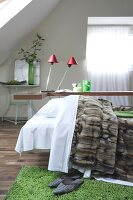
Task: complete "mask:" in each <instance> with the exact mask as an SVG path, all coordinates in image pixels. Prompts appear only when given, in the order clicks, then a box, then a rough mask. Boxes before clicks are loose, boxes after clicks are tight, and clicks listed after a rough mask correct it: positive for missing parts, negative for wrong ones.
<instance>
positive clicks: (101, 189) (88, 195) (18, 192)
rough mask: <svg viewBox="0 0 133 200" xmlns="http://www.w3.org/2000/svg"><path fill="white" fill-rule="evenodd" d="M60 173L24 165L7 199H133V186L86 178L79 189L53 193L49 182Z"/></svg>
mask: <svg viewBox="0 0 133 200" xmlns="http://www.w3.org/2000/svg"><path fill="white" fill-rule="evenodd" d="M58 176H59V173H55V172H49V171H47V170H46V169H44V168H40V167H23V168H22V169H21V170H20V173H19V175H18V176H17V178H16V181H15V182H14V184H13V185H12V187H11V189H10V190H9V192H8V194H7V196H6V198H5V200H52V199H53V200H54V199H55V200H57V199H58V200H133V187H129V186H121V185H116V184H112V183H105V182H101V181H96V180H89V179H85V181H84V183H83V184H82V185H81V186H80V188H78V189H77V190H75V191H73V192H71V193H69V194H64V195H61V196H55V195H53V193H52V191H53V189H51V188H49V187H48V184H49V183H50V182H51V181H53V180H54V179H56V178H57V177H58Z"/></svg>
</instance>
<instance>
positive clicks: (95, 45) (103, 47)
mask: <svg viewBox="0 0 133 200" xmlns="http://www.w3.org/2000/svg"><path fill="white" fill-rule="evenodd" d="M132 49H133V28H132V26H127V25H123V26H122V25H110V24H109V25H91V26H88V35H87V52H86V58H87V67H88V70H89V71H92V72H95V73H104V72H105V73H112V72H115V73H119V74H120V73H125V72H126V71H128V70H129V66H131V65H132V63H133V57H132V51H133V50H132Z"/></svg>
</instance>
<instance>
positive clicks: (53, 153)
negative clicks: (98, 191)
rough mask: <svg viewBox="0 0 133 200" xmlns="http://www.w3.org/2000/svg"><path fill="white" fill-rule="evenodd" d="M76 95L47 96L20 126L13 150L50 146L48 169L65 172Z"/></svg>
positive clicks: (46, 147)
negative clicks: (62, 96) (34, 112)
mask: <svg viewBox="0 0 133 200" xmlns="http://www.w3.org/2000/svg"><path fill="white" fill-rule="evenodd" d="M78 98H79V96H78V95H70V96H67V97H64V98H56V99H52V100H50V101H49V102H48V103H47V104H46V105H44V106H43V107H42V108H41V109H40V110H39V111H38V112H37V113H36V114H35V115H34V116H33V117H32V118H31V119H30V120H28V122H27V123H26V124H25V125H24V126H23V127H22V128H21V130H20V134H19V137H18V140H17V144H16V148H15V150H16V151H17V152H19V153H21V152H23V151H29V150H33V149H51V150H50V158H49V165H48V169H49V170H51V171H61V172H66V173H67V172H68V162H69V156H70V151H71V143H72V137H73V132H74V127H75V120H76V114H77V106H78Z"/></svg>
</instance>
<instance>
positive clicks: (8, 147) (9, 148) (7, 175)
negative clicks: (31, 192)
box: [0, 122, 49, 200]
mask: <svg viewBox="0 0 133 200" xmlns="http://www.w3.org/2000/svg"><path fill="white" fill-rule="evenodd" d="M22 126H23V125H22V124H21V125H14V124H13V123H7V122H0V200H2V199H4V197H5V196H6V193H7V191H8V190H9V188H10V186H11V184H12V183H13V182H14V181H15V178H16V176H17V174H18V173H19V170H20V169H21V167H22V166H24V165H31V166H47V163H48V158H49V154H48V153H33V152H25V153H22V155H21V156H20V155H19V154H18V153H16V152H15V150H14V149H15V145H16V141H17V138H18V134H19V131H20V128H21V127H22Z"/></svg>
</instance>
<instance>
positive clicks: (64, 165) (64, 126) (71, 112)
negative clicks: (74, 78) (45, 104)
mask: <svg viewBox="0 0 133 200" xmlns="http://www.w3.org/2000/svg"><path fill="white" fill-rule="evenodd" d="M78 98H79V96H76V95H70V96H67V97H65V98H64V101H63V104H62V109H61V111H60V112H59V114H58V117H57V121H56V125H55V128H54V134H53V138H52V144H51V151H50V159H49V165H48V170H51V171H61V172H65V173H67V172H68V163H69V156H70V151H71V144H72V137H73V133H74V128H75V120H76V114H77V106H78Z"/></svg>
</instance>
